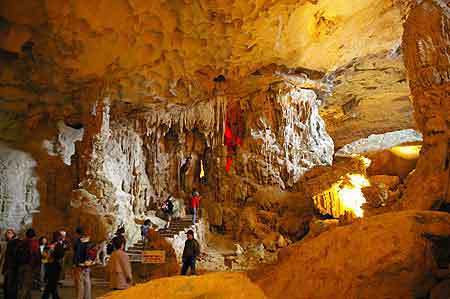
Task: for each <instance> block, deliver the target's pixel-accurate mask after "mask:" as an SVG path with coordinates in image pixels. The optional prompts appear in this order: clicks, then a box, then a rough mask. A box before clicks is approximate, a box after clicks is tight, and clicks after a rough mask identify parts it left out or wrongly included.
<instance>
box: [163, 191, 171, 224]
mask: <svg viewBox="0 0 450 299" xmlns="http://www.w3.org/2000/svg"><path fill="white" fill-rule="evenodd" d="M172 198H173V197H172V195H169V197H167V199H166V201H165V202H164V206H163V212H164V214H165V215H166V218H167V224H166V228H169V226H170V221H171V220H172V215H173V202H172Z"/></svg>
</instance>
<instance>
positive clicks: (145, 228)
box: [113, 219, 152, 246]
mask: <svg viewBox="0 0 450 299" xmlns="http://www.w3.org/2000/svg"><path fill="white" fill-rule="evenodd" d="M151 225H152V222H151V221H150V219H146V220H145V221H144V224H142V225H141V237H142V241H144V243H145V240H147V234H148V230H149V229H150V227H151ZM113 246H114V245H113Z"/></svg>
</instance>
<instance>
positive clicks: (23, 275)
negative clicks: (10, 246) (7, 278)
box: [15, 228, 41, 299]
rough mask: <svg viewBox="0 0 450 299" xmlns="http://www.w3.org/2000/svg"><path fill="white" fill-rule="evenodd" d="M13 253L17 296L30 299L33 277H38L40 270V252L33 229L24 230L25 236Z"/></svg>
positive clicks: (20, 298) (21, 298)
mask: <svg viewBox="0 0 450 299" xmlns="http://www.w3.org/2000/svg"><path fill="white" fill-rule="evenodd" d="M15 254H16V261H17V265H18V273H17V274H18V278H17V282H18V285H17V290H18V298H19V299H30V298H31V290H32V289H33V279H34V278H35V277H39V276H40V271H41V252H40V249H39V241H38V240H37V239H36V232H35V231H34V229H32V228H29V229H27V230H26V232H25V238H24V239H23V240H20V242H19V244H18V246H17V250H16V253H15Z"/></svg>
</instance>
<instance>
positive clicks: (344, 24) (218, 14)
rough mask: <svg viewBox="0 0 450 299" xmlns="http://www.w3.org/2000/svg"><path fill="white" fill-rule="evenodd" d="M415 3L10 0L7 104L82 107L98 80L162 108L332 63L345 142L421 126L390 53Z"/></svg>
mask: <svg viewBox="0 0 450 299" xmlns="http://www.w3.org/2000/svg"><path fill="white" fill-rule="evenodd" d="M410 2H411V1H391V0H361V1H358V2H357V3H353V2H349V1H346V0H338V1H332V0H280V1H273V0H257V1H237V0H232V1H224V0H214V1H206V0H177V1H162V0H160V1H144V0H120V1H114V2H111V1H107V0H70V1H63V0H45V1H44V0H42V1H33V2H32V3H30V2H29V1H13V0H5V1H2V5H1V7H0V40H1V42H0V64H1V65H2V67H1V68H0V82H1V83H0V110H2V111H6V112H11V111H14V112H15V113H16V112H19V113H23V115H22V118H23V117H24V115H25V116H26V118H30V115H31V116H36V115H39V114H41V115H42V114H49V115H51V114H54V113H55V111H59V112H58V115H59V116H58V117H57V120H59V119H60V118H61V117H62V116H63V117H69V116H70V117H73V116H72V115H73V114H76V113H79V110H80V107H79V105H80V103H79V102H80V99H81V98H85V97H79V96H78V94H79V92H80V90H83V89H84V88H85V86H86V85H87V84H90V83H92V82H97V81H101V82H104V85H105V88H106V89H108V90H109V91H110V92H111V93H112V94H113V96H112V99H113V100H116V99H121V100H122V101H123V102H126V103H133V104H137V105H146V106H150V107H151V108H153V106H152V105H155V104H161V105H169V106H170V105H172V104H176V105H188V104H192V103H193V102H198V101H202V100H207V99H210V98H211V95H212V94H214V93H216V92H217V90H220V91H222V92H224V93H225V94H229V95H233V96H236V95H238V96H242V95H244V96H245V95H247V94H249V93H252V92H254V91H255V90H258V89H264V88H268V86H270V84H271V83H273V82H274V81H276V80H279V79H280V78H279V76H278V77H277V76H276V75H275V73H276V72H278V73H285V72H287V71H286V70H289V69H290V70H294V72H305V73H307V74H309V75H310V77H311V76H312V77H314V79H320V78H321V77H322V76H323V75H324V74H325V73H327V72H328V73H329V74H331V75H330V76H332V77H333V80H332V81H333V84H334V85H335V91H334V95H333V97H332V98H330V99H329V101H328V102H327V103H326V106H325V108H323V109H322V111H321V114H322V115H324V116H325V117H324V118H325V122H326V124H327V127H328V130H329V131H330V135H331V136H332V137H333V139H334V140H335V144H336V147H337V148H339V147H341V146H342V145H344V144H346V143H349V142H351V141H353V140H356V139H359V138H363V137H367V136H368V135H370V134H373V133H382V132H385V131H387V130H388V131H392V130H396V129H405V128H411V127H414V124H413V122H412V117H411V106H410V103H409V100H408V98H407V97H408V95H409V92H408V88H407V85H406V81H405V75H404V73H405V72H404V67H403V62H402V59H401V57H400V58H399V57H398V55H397V56H396V55H388V51H389V50H391V49H396V48H395V47H396V46H397V48H398V44H399V42H400V41H401V36H402V33H403V28H402V26H401V24H402V22H403V19H404V16H405V15H406V13H407V10H408V6H409V3H410ZM394 54H395V53H394ZM342 66H345V67H344V69H343V68H342ZM306 70H313V71H310V72H306ZM274 75H275V76H274ZM367 78H370V79H367ZM326 79H327V78H326ZM355 103H357V104H356V105H354V104H355ZM380 106H383V107H385V110H386V111H389V112H386V113H379V107H380ZM62 111H63V112H62ZM375 111H376V112H377V113H375ZM391 111H394V112H391ZM16 119H17V121H16V122H20V120H19V119H20V117H19V116H16ZM9 126H10V127H11V126H18V124H13V125H11V124H9ZM355 127H360V129H359V130H358V131H355V130H354V128H355ZM349 131H352V134H349ZM0 137H1V136H0ZM8 138H9V137H8ZM2 139H7V138H3V137H2Z"/></svg>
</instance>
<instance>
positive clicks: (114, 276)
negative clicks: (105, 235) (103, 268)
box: [107, 238, 133, 290]
mask: <svg viewBox="0 0 450 299" xmlns="http://www.w3.org/2000/svg"><path fill="white" fill-rule="evenodd" d="M124 245H125V244H124V243H123V240H122V239H120V238H117V239H115V240H114V247H115V248H117V249H116V250H115V251H114V252H113V253H112V254H111V257H110V258H109V261H108V270H107V271H108V277H109V280H110V284H111V288H112V289H114V290H124V289H128V288H129V287H131V284H132V280H133V277H132V272H131V264H130V261H129V259H128V255H127V253H126V252H125V251H124Z"/></svg>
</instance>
